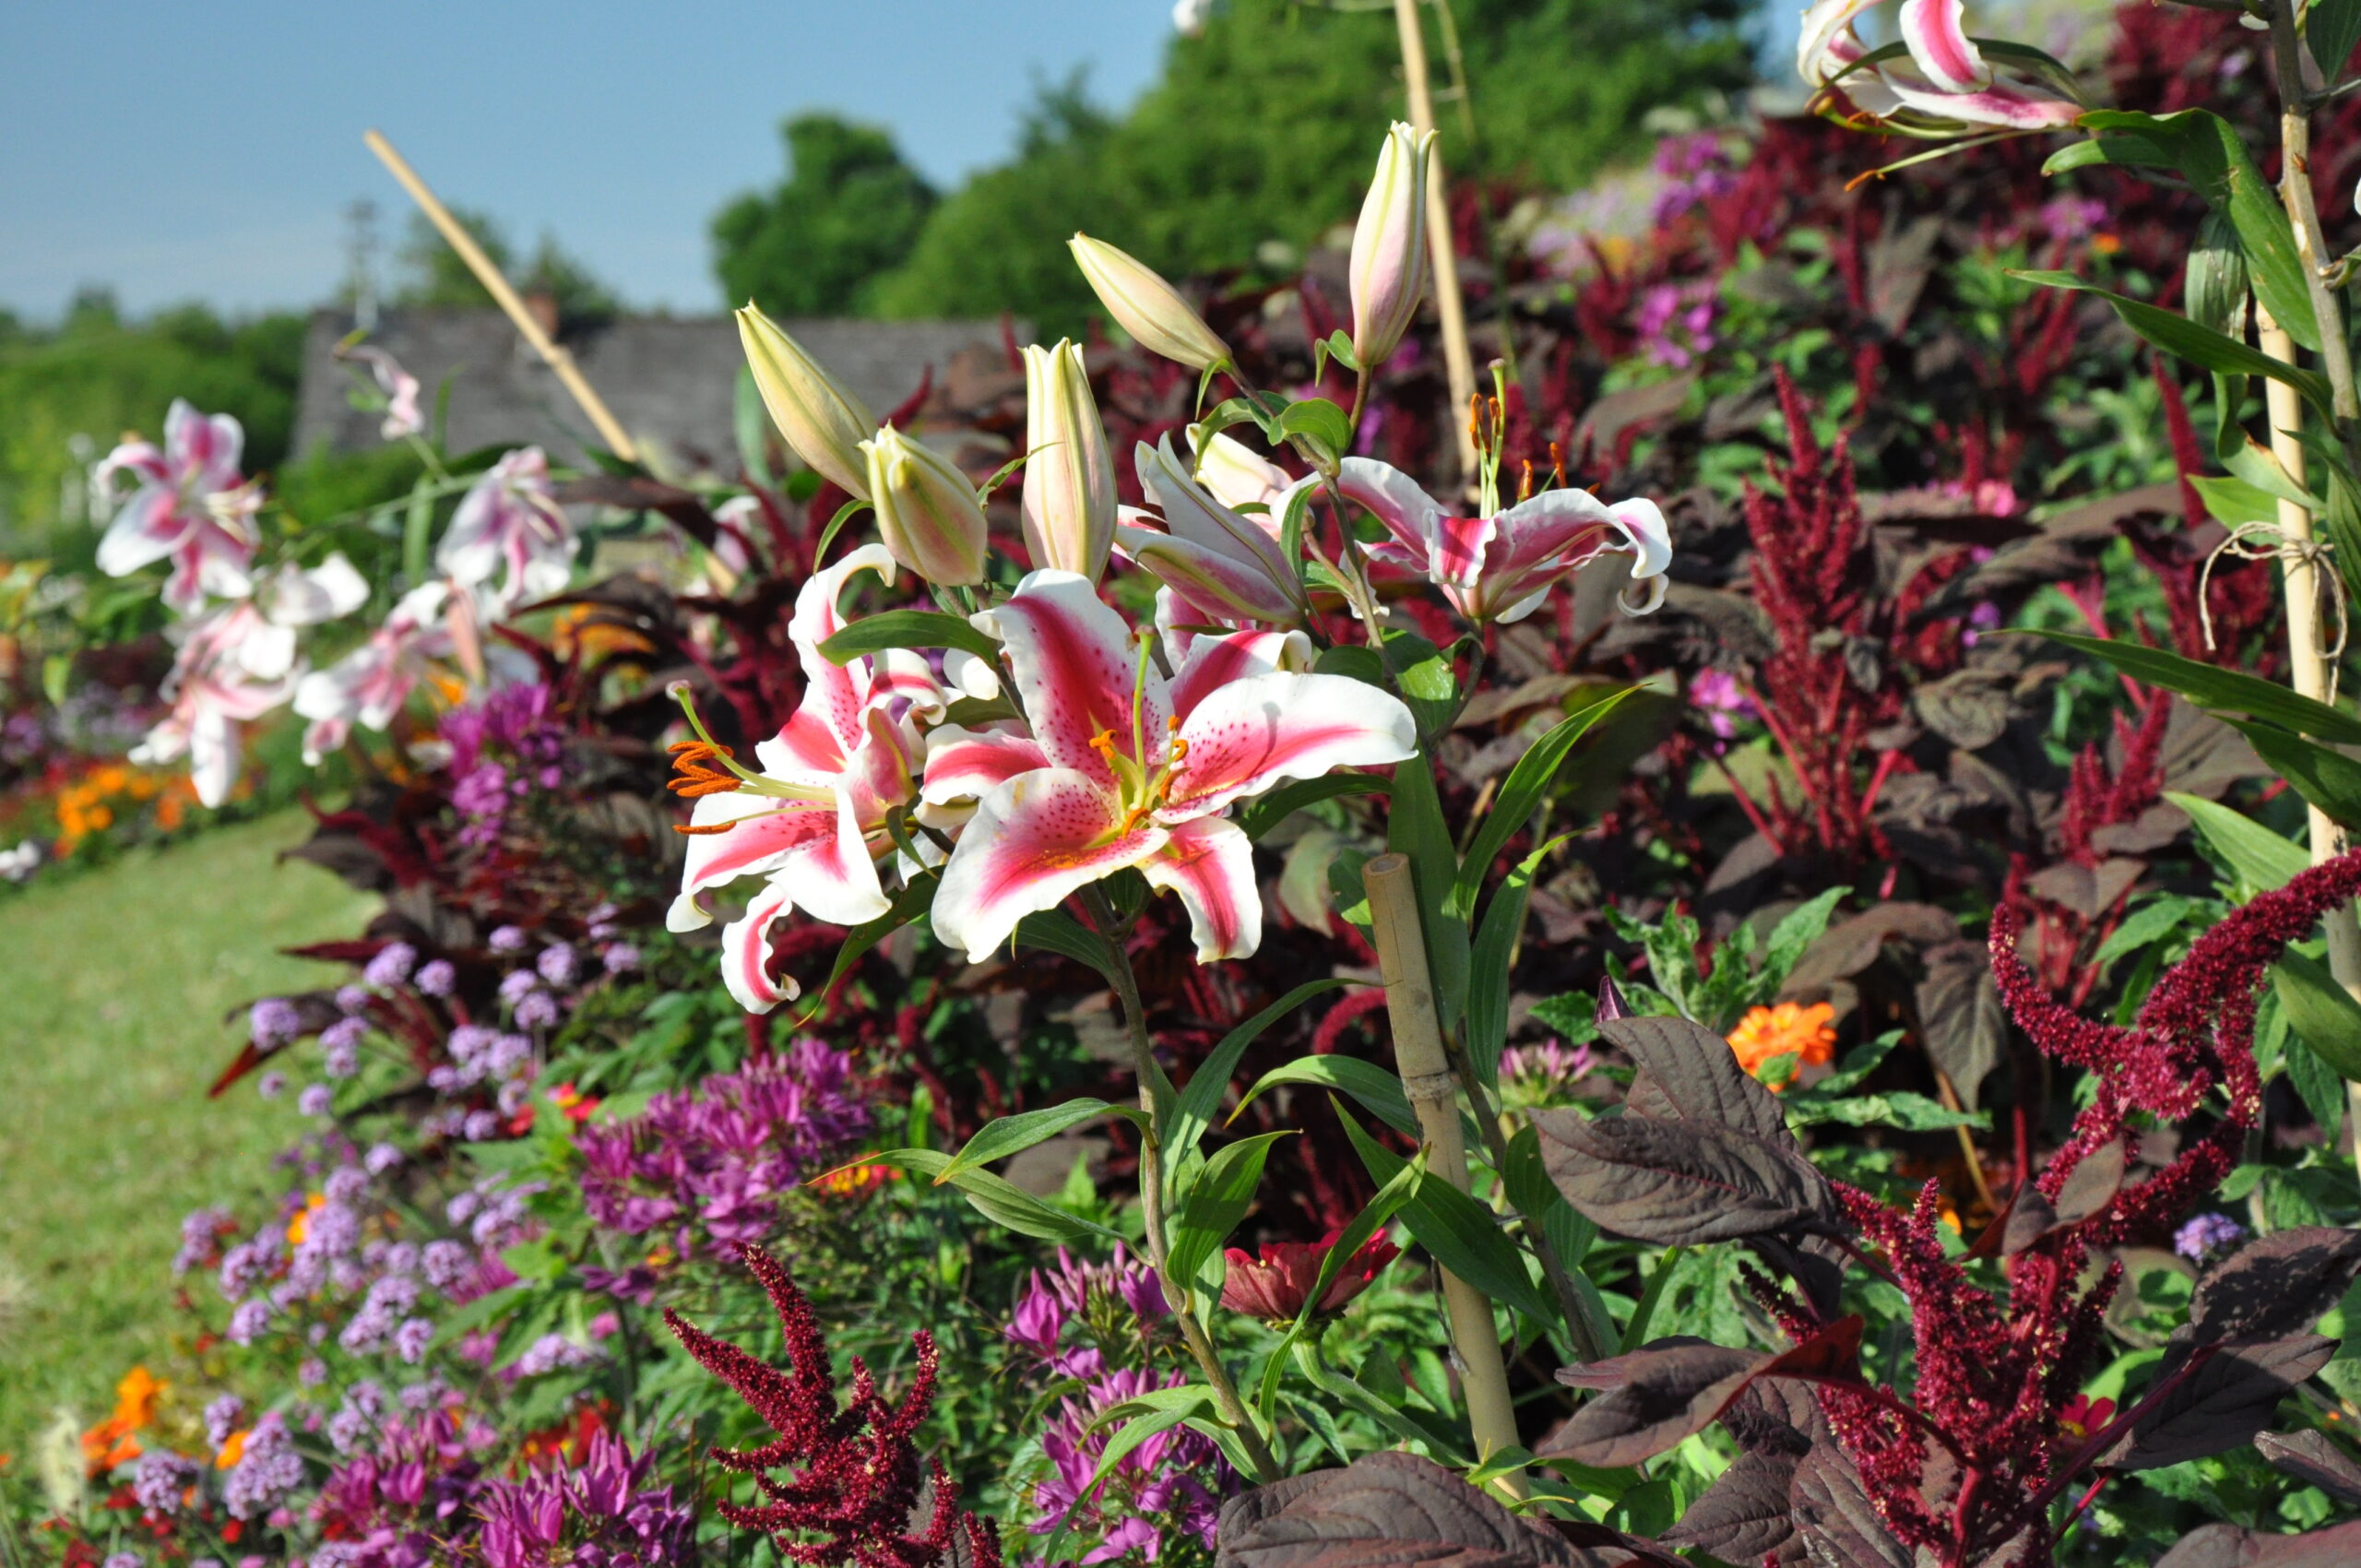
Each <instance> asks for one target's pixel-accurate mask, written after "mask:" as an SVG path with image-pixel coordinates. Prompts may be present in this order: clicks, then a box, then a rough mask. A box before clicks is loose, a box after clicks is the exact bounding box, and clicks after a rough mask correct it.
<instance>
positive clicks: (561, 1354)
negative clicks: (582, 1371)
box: [510, 1334, 600, 1377]
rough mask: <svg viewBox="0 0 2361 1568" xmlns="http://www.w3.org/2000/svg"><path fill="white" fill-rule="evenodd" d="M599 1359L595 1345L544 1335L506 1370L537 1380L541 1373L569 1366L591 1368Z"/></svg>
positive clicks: (560, 1369) (555, 1335)
mask: <svg viewBox="0 0 2361 1568" xmlns="http://www.w3.org/2000/svg"><path fill="white" fill-rule="evenodd" d="M599 1359H600V1355H599V1350H598V1348H596V1347H595V1346H590V1345H584V1344H581V1343H579V1342H578V1341H575V1340H572V1339H568V1338H567V1337H566V1336H564V1335H563V1334H544V1335H542V1336H540V1338H539V1339H536V1340H534V1341H533V1342H532V1343H531V1344H530V1345H528V1346H527V1347H526V1348H525V1353H524V1354H523V1355H521V1356H519V1357H517V1358H516V1361H515V1362H514V1364H513V1365H512V1366H511V1368H510V1370H511V1371H512V1372H515V1373H516V1375H517V1376H518V1377H540V1376H541V1375H542V1374H543V1373H545V1372H559V1371H563V1370H565V1369H568V1368H573V1367H587V1366H595V1365H597V1364H598V1362H599Z"/></svg>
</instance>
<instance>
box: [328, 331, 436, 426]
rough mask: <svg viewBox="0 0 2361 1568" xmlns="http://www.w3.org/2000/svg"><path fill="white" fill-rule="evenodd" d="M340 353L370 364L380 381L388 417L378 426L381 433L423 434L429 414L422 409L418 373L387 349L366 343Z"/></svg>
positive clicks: (376, 378) (341, 357) (374, 376)
mask: <svg viewBox="0 0 2361 1568" xmlns="http://www.w3.org/2000/svg"><path fill="white" fill-rule="evenodd" d="M337 357H338V359H344V360H357V361H359V362H361V363H362V364H365V365H367V366H368V367H369V374H370V378H371V379H372V380H374V381H375V382H376V383H377V390H378V391H379V392H380V393H382V394H384V396H385V399H386V417H385V420H384V422H382V423H380V424H379V425H378V426H377V434H379V435H380V436H383V437H384V438H385V439H386V440H387V441H399V440H402V439H403V438H405V437H407V436H412V435H416V434H420V433H421V431H423V430H425V428H426V416H425V415H424V414H423V413H421V412H420V411H419V407H418V395H419V392H420V390H421V388H420V386H419V385H418V377H416V376H414V375H412V374H410V373H409V372H408V371H406V370H404V369H403V368H402V366H401V362H400V361H399V360H397V359H396V358H394V356H393V355H391V354H389V353H387V352H386V350H383V349H375V348H371V347H369V346H368V345H367V344H362V345H359V346H357V347H354V348H350V349H338V350H337Z"/></svg>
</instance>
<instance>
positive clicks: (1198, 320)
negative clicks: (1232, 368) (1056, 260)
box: [1066, 234, 1229, 370]
mask: <svg viewBox="0 0 2361 1568" xmlns="http://www.w3.org/2000/svg"><path fill="white" fill-rule="evenodd" d="M1066 246H1067V248H1068V249H1070V250H1072V251H1073V252H1074V262H1075V264H1076V265H1077V266H1079V267H1081V268H1082V275H1083V277H1084V278H1086V279H1089V282H1090V287H1091V290H1092V291H1093V292H1095V293H1097V296H1098V303H1100V304H1102V305H1105V306H1106V307H1107V314H1108V315H1111V316H1113V317H1114V318H1115V321H1116V323H1117V325H1119V326H1121V327H1122V329H1123V330H1124V331H1126V332H1128V333H1130V334H1131V335H1132V336H1133V338H1135V339H1138V340H1139V342H1140V344H1141V346H1142V347H1144V348H1147V349H1151V350H1155V351H1156V352H1157V353H1159V354H1162V355H1163V356H1164V357H1165V358H1166V359H1168V360H1178V361H1179V362H1181V363H1182V364H1184V365H1187V366H1188V367H1189V368H1190V369H1191V370H1207V369H1210V368H1212V367H1213V366H1215V365H1217V364H1225V363H1228V360H1229V345H1228V344H1227V343H1225V342H1223V341H1222V340H1221V339H1220V338H1218V337H1216V335H1215V333H1214V329H1213V328H1212V327H1207V326H1206V325H1205V324H1204V318H1202V317H1201V316H1199V315H1197V313H1196V312H1195V311H1194V310H1193V309H1192V308H1191V307H1190V304H1189V302H1188V301H1186V300H1184V299H1182V298H1181V291H1180V290H1178V289H1175V288H1174V287H1173V286H1172V285H1171V284H1169V283H1168V282H1166V281H1165V280H1164V279H1162V278H1160V277H1158V276H1157V273H1156V269H1155V268H1153V267H1149V266H1147V265H1146V264H1145V262H1142V261H1141V260H1140V259H1139V258H1138V257H1136V256H1133V255H1127V254H1125V253H1124V252H1122V251H1119V250H1117V249H1116V248H1115V247H1114V246H1112V245H1110V244H1106V243H1105V242H1104V241H1100V240H1094V239H1092V238H1091V237H1090V236H1089V235H1087V234H1076V235H1075V236H1074V238H1073V239H1071V240H1069V241H1067V242H1066Z"/></svg>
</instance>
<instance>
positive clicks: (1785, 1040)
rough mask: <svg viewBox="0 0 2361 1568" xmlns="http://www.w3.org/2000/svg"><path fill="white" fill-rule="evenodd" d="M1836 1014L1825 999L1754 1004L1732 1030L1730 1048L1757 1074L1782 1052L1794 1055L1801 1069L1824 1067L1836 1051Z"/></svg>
mask: <svg viewBox="0 0 2361 1568" xmlns="http://www.w3.org/2000/svg"><path fill="white" fill-rule="evenodd" d="M1834 1016H1836V1009H1835V1008H1833V1007H1832V1006H1830V1005H1829V1004H1827V1003H1825V1002H1815V1003H1813V1004H1811V1005H1810V1006H1809V1007H1806V1006H1804V1005H1802V1004H1799V1003H1794V1002H1782V1003H1780V1004H1778V1005H1777V1006H1776V1007H1750V1008H1749V1009H1747V1014H1746V1016H1745V1017H1743V1018H1740V1019H1739V1020H1738V1028H1734V1029H1732V1030H1731V1031H1730V1036H1729V1039H1730V1049H1731V1050H1732V1051H1736V1052H1737V1053H1738V1065H1739V1066H1741V1067H1743V1068H1745V1069H1746V1070H1747V1072H1749V1073H1750V1074H1752V1075H1755V1076H1756V1077H1760V1076H1762V1068H1763V1064H1764V1063H1768V1062H1771V1061H1773V1060H1774V1059H1776V1058H1778V1057H1781V1056H1789V1055H1792V1056H1794V1057H1795V1058H1796V1065H1797V1068H1798V1069H1799V1070H1800V1069H1802V1068H1805V1067H1824V1066H1826V1065H1827V1064H1828V1063H1829V1062H1831V1061H1832V1060H1833V1059H1834V1057H1835V1055H1836V1031H1835V1030H1834V1029H1833V1028H1829V1020H1830V1019H1831V1018H1833V1017H1834Z"/></svg>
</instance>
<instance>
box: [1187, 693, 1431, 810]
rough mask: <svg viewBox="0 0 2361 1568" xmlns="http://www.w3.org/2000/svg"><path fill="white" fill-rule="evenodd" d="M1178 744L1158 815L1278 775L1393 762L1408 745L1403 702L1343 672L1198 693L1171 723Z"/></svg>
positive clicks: (1224, 799) (1221, 802) (1211, 803)
mask: <svg viewBox="0 0 2361 1568" xmlns="http://www.w3.org/2000/svg"><path fill="white" fill-rule="evenodd" d="M1181 740H1182V741H1184V742H1187V744H1188V753H1187V754H1186V755H1185V756H1184V757H1183V758H1182V759H1181V764H1180V766H1177V767H1176V768H1174V769H1173V774H1172V779H1171V789H1170V790H1169V793H1168V794H1167V796H1166V799H1165V803H1164V805H1162V806H1161V807H1159V808H1158V809H1157V814H1156V816H1157V821H1159V822H1162V823H1166V824H1168V825H1169V824H1171V823H1177V822H1186V821H1188V820H1190V819H1191V818H1192V817H1200V816H1209V815H1211V814H1213V813H1215V812H1217V811H1219V810H1221V808H1222V807H1224V806H1226V805H1228V804H1229V802H1232V801H1235V800H1237V799H1239V798H1240V797H1241V796H1244V795H1253V794H1259V793H1261V792H1262V791H1263V790H1267V789H1269V788H1270V787H1271V786H1272V785H1274V784H1276V783H1278V782H1279V781H1280V780H1282V779H1286V778H1317V777H1319V776H1320V775H1321V774H1323V773H1327V772H1329V771H1331V770H1333V769H1335V768H1339V767H1374V766H1381V765H1382V764H1385V763H1393V762H1401V761H1403V760H1405V759H1406V758H1408V757H1411V756H1414V755H1416V754H1418V725H1417V723H1416V722H1415V721H1414V720H1413V719H1411V717H1410V710H1409V709H1408V708H1406V707H1403V706H1402V703H1401V700H1400V699H1399V698H1397V697H1395V696H1394V695H1391V694H1390V693H1386V692H1381V691H1379V690H1378V689H1377V688H1376V687H1375V686H1371V685H1368V684H1365V683H1362V682H1359V681H1356V680H1353V679H1351V678H1350V677H1349V676H1345V675H1295V674H1274V675H1255V676H1251V677H1249V678H1248V679H1246V680H1243V681H1235V682H1232V683H1230V684H1228V685H1227V686H1224V687H1221V688H1220V689H1219V690H1217V691H1215V692H1213V693H1211V694H1210V695H1207V696H1206V697H1205V698H1204V701H1203V702H1201V703H1199V704H1198V705H1197V707H1196V710H1195V711H1194V712H1192V714H1190V715H1189V718H1188V719H1187V721H1186V722H1184V723H1183V724H1182V725H1181Z"/></svg>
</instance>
